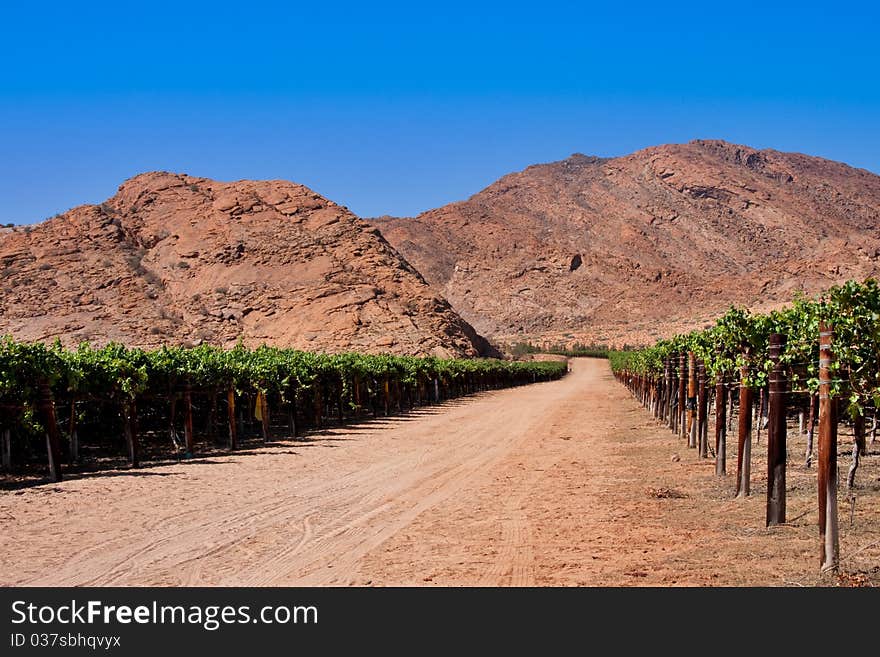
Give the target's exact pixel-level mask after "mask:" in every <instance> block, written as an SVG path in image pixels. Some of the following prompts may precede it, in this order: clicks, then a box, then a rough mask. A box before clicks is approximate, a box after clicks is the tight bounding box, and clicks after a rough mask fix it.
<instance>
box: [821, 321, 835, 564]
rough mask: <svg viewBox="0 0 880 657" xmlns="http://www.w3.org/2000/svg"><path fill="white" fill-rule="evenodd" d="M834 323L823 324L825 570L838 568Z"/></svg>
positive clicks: (822, 521) (823, 553)
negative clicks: (832, 372) (832, 374)
mask: <svg viewBox="0 0 880 657" xmlns="http://www.w3.org/2000/svg"><path fill="white" fill-rule="evenodd" d="M833 335H834V334H833V331H832V327H831V326H830V325H829V324H827V323H826V322H821V323H820V324H819V473H818V479H819V490H818V493H819V540H820V547H819V550H820V553H819V554H820V563H821V568H822V571H823V572H825V571H834V570H837V568H838V566H839V564H840V541H839V533H838V523H837V400H836V399H834V398H832V397H831V365H832V364H833V362H834V354H833V352H832V348H831V345H832V340H833Z"/></svg>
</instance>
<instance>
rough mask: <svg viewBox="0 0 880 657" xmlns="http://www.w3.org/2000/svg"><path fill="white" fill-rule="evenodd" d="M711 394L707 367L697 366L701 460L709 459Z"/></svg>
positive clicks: (702, 364)
mask: <svg viewBox="0 0 880 657" xmlns="http://www.w3.org/2000/svg"><path fill="white" fill-rule="evenodd" d="M708 414H709V394H708V392H707V390H706V365H705V363H703V361H700V362H699V363H698V365H697V447H698V448H699V452H700V458H701V459H705V458H709V420H708V417H707V416H708Z"/></svg>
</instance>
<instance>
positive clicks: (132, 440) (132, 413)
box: [122, 399, 140, 468]
mask: <svg viewBox="0 0 880 657" xmlns="http://www.w3.org/2000/svg"><path fill="white" fill-rule="evenodd" d="M122 413H123V415H124V418H123V419H124V421H125V442H126V444H127V445H128V461H129V463H131V467H133V468H137V467H138V466H140V448H139V446H138V426H137V402H136V401H135V400H134V399H128V400H126V401H125V403H124V404H123V407H122Z"/></svg>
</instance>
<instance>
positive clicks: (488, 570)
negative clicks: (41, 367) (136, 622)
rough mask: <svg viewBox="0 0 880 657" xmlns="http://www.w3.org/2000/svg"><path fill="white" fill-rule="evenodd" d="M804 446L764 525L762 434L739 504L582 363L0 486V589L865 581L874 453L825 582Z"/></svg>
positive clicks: (878, 510)
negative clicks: (356, 419)
mask: <svg viewBox="0 0 880 657" xmlns="http://www.w3.org/2000/svg"><path fill="white" fill-rule="evenodd" d="M845 440H846V436H842V441H845ZM799 441H800V438H799V437H797V438H796V439H795V440H793V443H794V444H793V446H792V448H791V456H790V468H789V489H790V490H789V498H788V507H789V518H790V519H791V522H790V524H789V525H786V526H783V527H778V528H774V529H772V530H767V529H765V528H764V523H763V514H764V503H765V502H764V491H765V488H764V487H763V480H764V479H765V476H763V477H762V475H764V470H763V468H764V464H763V461H762V460H761V457H760V453H761V451H762V448H763V442H762V445H761V446H759V447H757V448H756V452H757V453H758V457H757V458H756V460H755V464H754V468H753V496H752V497H751V498H749V499H747V500H734V499H732V489H733V485H734V481H733V477H732V476H728V477H726V478H723V479H719V478H716V477H715V476H714V469H713V465H712V463H711V461H703V462H700V461H699V459H698V458H697V456H696V454H695V453H694V451H695V450H688V449H687V448H686V447H685V446H684V445H683V444H682V443H680V442H679V441H678V440H677V439H676V438H675V437H673V436H672V435H671V434H670V433H669V431H667V430H666V429H665V428H663V427H661V426H659V425H658V424H657V423H656V422H654V421H653V420H651V419H650V418H649V416H648V414H647V413H646V412H645V411H644V410H643V409H641V407H640V406H638V405H637V404H636V402H635V401H633V400H632V398H631V397H630V396H629V394H628V392H627V391H626V390H625V389H624V388H623V387H622V386H620V385H618V384H617V383H616V382H615V381H614V380H613V378H612V377H611V374H610V372H609V371H608V366H607V363H606V362H605V361H599V360H592V359H579V360H575V361H573V373H572V374H571V375H569V376H568V377H566V378H565V379H564V380H562V381H558V382H553V383H542V384H537V385H534V386H528V387H524V388H518V389H513V390H506V391H498V392H492V393H484V394H481V395H477V396H475V397H472V398H468V399H465V400H458V401H455V402H449V403H446V404H444V405H442V406H438V407H433V408H429V409H424V410H422V411H420V412H416V413H413V414H411V415H408V416H405V417H393V418H384V419H381V420H377V421H374V422H369V423H365V424H361V425H358V426H354V427H348V428H343V429H333V430H329V431H326V432H324V433H323V434H320V435H315V436H312V439H311V440H309V441H307V442H302V441H298V442H288V443H278V444H275V445H274V446H270V447H266V448H264V449H260V450H256V451H252V452H247V453H236V454H234V455H229V456H221V457H216V458H211V459H207V460H200V461H193V462H189V463H182V464H175V465H167V466H159V467H154V468H148V469H143V470H138V471H127V470H120V471H113V472H106V473H101V474H98V475H91V476H88V477H84V478H81V479H75V480H70V481H65V482H63V483H61V484H50V485H45V486H38V487H34V488H29V489H25V490H20V491H15V492H2V493H0V554H2V555H3V559H2V561H0V584H3V585H12V584H19V585H146V584H152V585H256V586H261V585H394V584H403V585H493V586H494V585H517V586H518V585H554V586H564V585H664V586H665V585H743V584H750V585H798V584H803V585H811V584H820V583H821V584H838V583H849V582H852V581H858V582H863V583H868V582H874V583H877V581H878V578H880V574H878V572H880V504H878V501H880V463H878V461H880V459H878V458H877V450H876V448H874V451H873V453H872V455H871V456H869V457H868V458H866V459H864V461H863V469H862V470H861V471H860V478H859V480H860V484H861V486H860V489H859V491H858V494H859V499H858V501H857V503H856V508H855V513H854V523H853V526H852V527H850V524H849V509H850V507H849V504H848V503H847V502H846V501H845V500H843V499H842V500H841V519H842V523H841V524H842V542H841V552H842V554H843V559H844V564H843V565H844V567H845V569H846V570H847V571H848V572H849V573H852V575H851V576H846V577H844V578H837V577H829V576H825V577H820V576H819V575H818V573H817V566H818V540H817V529H816V519H817V513H816V502H815V471H813V472H805V471H803V470H802V468H800V466H799V465H798V464H799V463H800V460H801V458H800V449H801V447H800V442H802V441H800V442H799ZM842 448H843V446H842ZM731 451H732V450H731ZM674 455H678V456H679V457H680V460H674V459H673V456H674ZM844 461H845V459H842V463H843V462H844ZM729 462H730V463H731V464H732V468H733V469H735V467H736V461H735V456H734V455H733V454H731V455H730V461H729ZM842 470H843V466H842ZM844 472H845V470H843V472H842V474H843V473H844ZM667 489H668V490H667ZM658 491H660V496H659V497H658V496H657V495H658ZM669 491H671V492H672V494H673V496H672V497H668V496H665V495H666V494H667V493H668V492H669ZM676 495H681V497H678V496H676Z"/></svg>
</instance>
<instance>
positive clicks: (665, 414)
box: [660, 358, 672, 423]
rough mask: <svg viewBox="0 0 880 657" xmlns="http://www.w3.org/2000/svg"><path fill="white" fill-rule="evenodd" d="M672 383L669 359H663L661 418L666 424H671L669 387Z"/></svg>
mask: <svg viewBox="0 0 880 657" xmlns="http://www.w3.org/2000/svg"><path fill="white" fill-rule="evenodd" d="M671 381H672V374H671V372H670V371H669V359H668V358H664V359H663V396H662V398H661V406H662V408H661V413H660V418H661V419H662V420H663V421H664V422H667V423H668V422H669V401H670V398H671V395H670V394H669V386H670V383H671Z"/></svg>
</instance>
